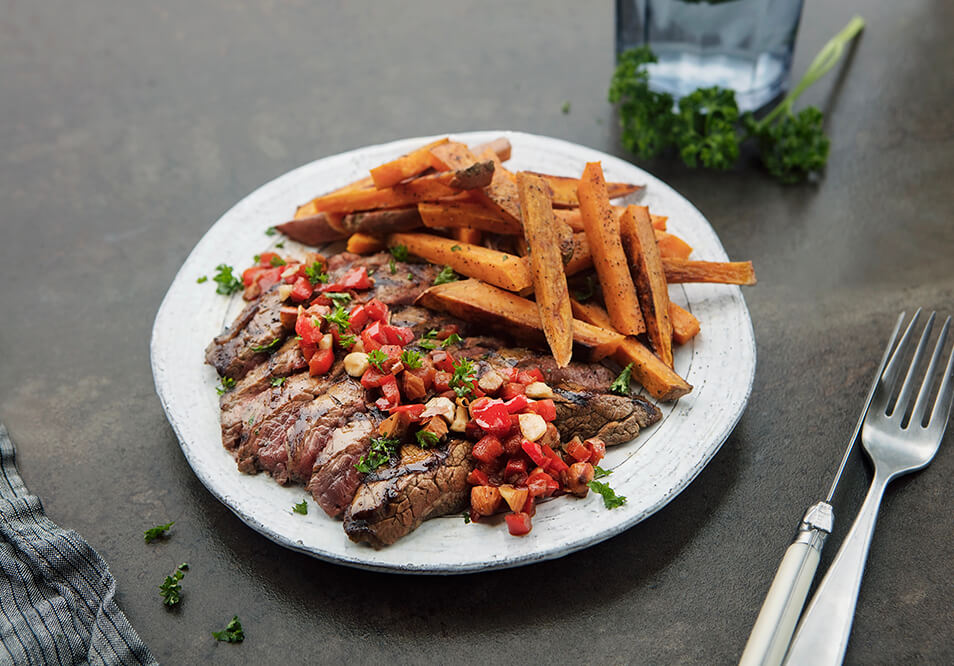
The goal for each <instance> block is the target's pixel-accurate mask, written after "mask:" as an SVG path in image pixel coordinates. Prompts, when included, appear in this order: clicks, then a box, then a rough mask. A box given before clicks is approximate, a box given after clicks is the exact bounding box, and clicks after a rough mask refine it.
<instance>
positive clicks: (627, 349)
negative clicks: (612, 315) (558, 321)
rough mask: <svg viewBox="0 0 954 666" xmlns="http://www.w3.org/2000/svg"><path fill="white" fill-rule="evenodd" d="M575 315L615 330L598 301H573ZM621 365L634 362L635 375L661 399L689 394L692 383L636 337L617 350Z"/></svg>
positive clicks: (616, 357) (596, 324)
mask: <svg viewBox="0 0 954 666" xmlns="http://www.w3.org/2000/svg"><path fill="white" fill-rule="evenodd" d="M571 306H572V308H573V316H574V317H576V318H577V319H582V320H583V321H585V322H589V323H590V324H593V325H594V326H598V327H600V328H602V329H605V330H612V324H611V323H610V319H609V315H608V314H607V313H606V310H604V309H603V308H601V307H600V306H598V305H595V304H583V303H579V302H577V301H571ZM613 360H615V361H616V362H617V363H619V364H620V365H624V366H625V365H629V364H630V363H632V364H633V371H632V372H633V374H632V377H633V379H635V380H636V381H637V382H638V383H639V384H641V385H642V386H643V388H645V389H646V391H648V392H649V395H651V396H653V397H654V398H656V399H657V400H660V401H662V402H668V401H670V400H676V399H678V398H681V397H682V396H684V395H686V394H687V393H689V392H690V391H691V390H692V386H691V385H690V384H689V383H688V382H687V381H686V380H685V379H683V378H682V377H680V376H679V375H677V374H676V372H675V371H674V370H673V369H672V368H670V367H669V366H668V365H666V364H665V363H663V362H662V361H661V360H660V359H659V357H658V356H656V355H655V354H653V353H652V352H651V351H649V349H648V348H646V346H645V345H643V344H642V343H641V342H639V340H637V339H636V338H625V339H624V340H623V341H622V342H621V343H620V345H619V347H618V348H617V349H616V351H615V352H614V353H613Z"/></svg>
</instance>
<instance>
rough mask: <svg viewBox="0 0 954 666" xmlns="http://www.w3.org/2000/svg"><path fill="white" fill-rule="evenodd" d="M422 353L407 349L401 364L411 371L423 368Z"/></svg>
mask: <svg viewBox="0 0 954 666" xmlns="http://www.w3.org/2000/svg"><path fill="white" fill-rule="evenodd" d="M421 363H422V361H421V353H420V352H416V351H414V350H413V349H405V350H404V351H403V352H401V364H402V365H404V367H405V368H408V369H410V370H417V369H418V368H420V367H421Z"/></svg>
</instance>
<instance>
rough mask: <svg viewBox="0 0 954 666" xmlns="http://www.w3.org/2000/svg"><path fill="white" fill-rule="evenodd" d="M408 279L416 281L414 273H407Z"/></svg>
mask: <svg viewBox="0 0 954 666" xmlns="http://www.w3.org/2000/svg"><path fill="white" fill-rule="evenodd" d="M407 281H408V282H414V273H408V274H407Z"/></svg>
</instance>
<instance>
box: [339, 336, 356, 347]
mask: <svg viewBox="0 0 954 666" xmlns="http://www.w3.org/2000/svg"><path fill="white" fill-rule="evenodd" d="M357 341H358V338H356V337H355V336H353V335H351V334H350V333H349V334H348V335H339V336H338V344H339V345H341V346H342V347H344V348H345V349H350V348H351V347H353V346H354V343H355V342H357Z"/></svg>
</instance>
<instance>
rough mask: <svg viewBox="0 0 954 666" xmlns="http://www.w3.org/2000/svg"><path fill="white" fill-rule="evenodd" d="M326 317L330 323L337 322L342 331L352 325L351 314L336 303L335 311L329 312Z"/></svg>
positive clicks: (339, 329)
mask: <svg viewBox="0 0 954 666" xmlns="http://www.w3.org/2000/svg"><path fill="white" fill-rule="evenodd" d="M324 318H325V321H327V322H328V323H329V324H335V325H336V326H337V327H338V331H339V332H340V333H344V332H345V331H347V330H348V327H349V326H350V325H351V315H350V314H348V311H347V310H345V309H344V307H343V306H341V305H336V306H335V309H334V312H329V313H328V314H326V315H324Z"/></svg>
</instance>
